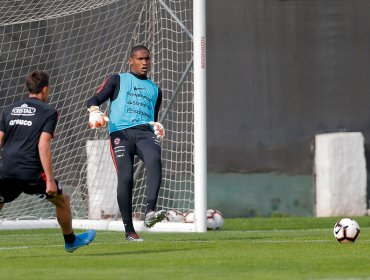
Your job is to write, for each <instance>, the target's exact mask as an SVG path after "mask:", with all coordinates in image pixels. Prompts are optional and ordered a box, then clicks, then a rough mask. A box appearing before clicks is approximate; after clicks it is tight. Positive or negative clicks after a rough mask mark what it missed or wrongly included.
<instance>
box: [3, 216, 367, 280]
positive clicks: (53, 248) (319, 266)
mask: <svg viewBox="0 0 370 280" xmlns="http://www.w3.org/2000/svg"><path fill="white" fill-rule="evenodd" d="M338 219H339V218H248V219H226V220H225V225H224V228H223V229H222V230H217V231H208V232H207V233H172V234H171V233H142V234H141V236H142V237H143V238H144V239H145V242H143V243H133V242H131V243H129V242H127V241H125V240H124V238H123V234H122V233H121V232H106V231H98V232H97V236H96V238H95V241H94V242H93V243H92V244H90V245H89V246H87V247H84V248H81V249H79V250H77V251H75V252H74V253H67V252H65V251H64V247H63V245H64V243H63V238H62V236H61V234H60V232H59V231H58V230H19V231H0V277H1V279H4V280H5V279H52V280H57V279H63V280H67V279H135V280H136V279H150V280H154V279H166V280H167V279H176V280H180V279H202V280H203V279H370V217H356V218H355V220H356V221H357V222H358V223H359V224H360V227H361V233H360V236H359V238H358V240H357V241H356V242H355V243H353V244H340V243H338V242H337V241H336V240H335V239H334V237H333V226H334V224H335V222H336V221H337V220H338ZM76 232H79V230H76Z"/></svg>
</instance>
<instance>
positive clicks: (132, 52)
mask: <svg viewBox="0 0 370 280" xmlns="http://www.w3.org/2000/svg"><path fill="white" fill-rule="evenodd" d="M141 50H146V51H147V52H148V53H149V54H150V51H149V49H148V48H147V47H145V46H144V45H137V46H135V47H133V48H132V49H131V52H130V57H132V55H133V54H134V53H135V52H137V51H141Z"/></svg>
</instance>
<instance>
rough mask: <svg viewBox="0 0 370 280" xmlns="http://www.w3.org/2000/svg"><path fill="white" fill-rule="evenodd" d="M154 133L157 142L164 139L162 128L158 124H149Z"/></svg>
mask: <svg viewBox="0 0 370 280" xmlns="http://www.w3.org/2000/svg"><path fill="white" fill-rule="evenodd" d="M149 124H150V125H151V126H152V128H153V131H154V134H155V136H156V137H157V139H158V140H163V138H164V127H163V125H162V124H160V123H159V122H150V123H149Z"/></svg>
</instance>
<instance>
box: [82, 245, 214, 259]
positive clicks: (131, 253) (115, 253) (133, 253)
mask: <svg viewBox="0 0 370 280" xmlns="http://www.w3.org/2000/svg"><path fill="white" fill-rule="evenodd" d="M210 247H211V246H210ZM203 248H204V247H203ZM191 250H198V248H181V249H168V250H138V251H129V252H113V253H109V252H107V253H96V254H81V255H80V256H81V257H86V256H90V257H93V256H123V255H137V254H150V253H160V252H161V253H166V252H175V251H191Z"/></svg>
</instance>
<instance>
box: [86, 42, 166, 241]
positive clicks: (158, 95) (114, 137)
mask: <svg viewBox="0 0 370 280" xmlns="http://www.w3.org/2000/svg"><path fill="white" fill-rule="evenodd" d="M128 63H129V65H130V72H128V73H121V74H113V75H111V76H110V77H109V78H108V79H106V80H105V81H104V83H103V85H102V86H101V87H100V88H99V90H98V91H97V94H95V95H94V96H93V97H92V98H90V100H89V101H88V103H87V107H88V111H89V113H90V115H89V125H90V127H91V128H98V127H101V126H104V125H105V123H106V122H107V121H109V135H110V144H111V154H112V158H113V162H114V165H115V167H116V170H117V176H118V186H117V200H118V206H119V209H120V212H121V216H122V220H123V224H124V226H125V232H126V240H128V241H139V242H140V241H143V239H142V238H140V237H139V235H138V234H137V233H136V231H135V229H134V226H133V222H132V190H133V185H134V182H133V171H134V170H133V167H134V156H135V155H137V156H138V157H139V158H140V159H141V160H142V161H143V162H144V164H145V167H146V170H147V180H146V186H147V193H146V212H145V220H144V225H145V226H146V227H148V228H150V227H152V226H154V225H155V224H156V223H158V222H160V221H162V220H163V219H164V218H165V214H166V212H165V211H164V210H160V211H155V208H156V204H157V198H158V192H159V188H160V185H161V181H162V163H161V147H160V144H159V141H160V140H162V139H163V137H164V128H163V126H162V125H161V124H160V123H159V122H158V112H159V108H160V106H161V102H162V92H161V90H160V89H159V88H158V86H157V85H156V84H155V83H154V82H152V81H151V80H150V79H148V77H147V74H148V71H149V68H150V52H149V50H148V49H147V48H146V47H145V46H142V45H139V46H136V47H134V48H132V50H131V52H130V58H129V61H128ZM108 99H109V100H110V115H109V119H108V117H106V116H105V114H104V113H102V112H101V111H100V110H99V105H101V104H102V103H104V102H105V101H107V100H108Z"/></svg>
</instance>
